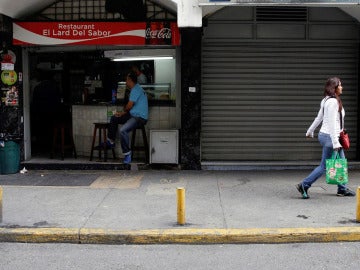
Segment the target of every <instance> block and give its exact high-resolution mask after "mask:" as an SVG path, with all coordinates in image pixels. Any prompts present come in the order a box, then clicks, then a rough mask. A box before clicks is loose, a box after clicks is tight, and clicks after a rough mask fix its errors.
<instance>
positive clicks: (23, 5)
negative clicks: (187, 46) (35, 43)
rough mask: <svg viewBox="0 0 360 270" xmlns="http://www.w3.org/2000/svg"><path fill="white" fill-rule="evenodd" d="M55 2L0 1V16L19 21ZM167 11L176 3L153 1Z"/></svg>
mask: <svg viewBox="0 0 360 270" xmlns="http://www.w3.org/2000/svg"><path fill="white" fill-rule="evenodd" d="M55 2H57V1H56V0H1V1H0V14H4V15H6V16H9V17H11V18H14V19H19V18H21V17H24V16H26V15H28V14H32V13H35V12H37V11H39V10H42V9H43V8H45V7H47V6H49V5H51V4H53V3H55ZM153 2H154V3H159V4H161V5H162V6H164V7H166V8H168V9H169V10H172V11H176V3H175V2H176V1H175V2H174V1H172V0H153Z"/></svg>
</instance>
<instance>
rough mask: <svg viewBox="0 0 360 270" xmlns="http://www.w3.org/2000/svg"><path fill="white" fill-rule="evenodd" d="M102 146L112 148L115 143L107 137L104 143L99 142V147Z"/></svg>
mask: <svg viewBox="0 0 360 270" xmlns="http://www.w3.org/2000/svg"><path fill="white" fill-rule="evenodd" d="M104 146H105V147H106V148H109V149H113V148H115V143H114V142H111V141H110V140H109V139H107V140H106V143H105V142H103V143H101V147H104Z"/></svg>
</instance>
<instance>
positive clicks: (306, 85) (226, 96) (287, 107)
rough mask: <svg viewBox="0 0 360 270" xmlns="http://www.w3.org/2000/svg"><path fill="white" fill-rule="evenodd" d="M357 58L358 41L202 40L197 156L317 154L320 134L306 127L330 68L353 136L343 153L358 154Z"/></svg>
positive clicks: (229, 158)
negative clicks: (311, 133)
mask: <svg viewBox="0 0 360 270" xmlns="http://www.w3.org/2000/svg"><path fill="white" fill-rule="evenodd" d="M357 61H358V57H357V46H356V44H346V43H334V42H326V43H325V42H323V43H314V42H281V43H280V42H279V43H262V42H249V43H246V42H241V43H240V42H235V43H230V42H228V43H226V42H211V41H210V42H207V41H206V40H204V42H203V55H202V70H203V74H202V135H201V155H202V157H201V158H202V161H261V160H266V161H272V160H273V161H279V160H317V159H319V155H320V153H321V148H320V146H319V144H318V142H317V139H314V140H310V141H309V140H306V139H305V132H306V130H307V128H308V127H309V126H310V124H311V123H312V121H313V119H314V118H315V116H316V114H317V112H318V109H319V104H320V101H321V99H322V94H323V87H324V83H325V80H326V79H327V78H328V77H330V76H335V75H337V76H339V77H340V78H341V79H342V83H343V87H344V92H343V96H342V99H343V103H344V108H345V110H346V118H345V126H346V128H347V129H348V131H349V133H350V137H351V139H352V147H351V150H350V151H349V152H347V158H349V159H351V158H355V149H356V144H357V142H356V137H357V134H356V132H357V115H358V112H357V85H358V83H357V72H358V70H357ZM317 131H318V130H317ZM316 134H317V132H316Z"/></svg>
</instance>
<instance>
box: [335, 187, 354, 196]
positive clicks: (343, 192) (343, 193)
mask: <svg viewBox="0 0 360 270" xmlns="http://www.w3.org/2000/svg"><path fill="white" fill-rule="evenodd" d="M355 195H356V193H355V192H354V191H352V190H351V189H348V188H346V189H343V190H338V192H337V194H336V196H339V197H354V196H355Z"/></svg>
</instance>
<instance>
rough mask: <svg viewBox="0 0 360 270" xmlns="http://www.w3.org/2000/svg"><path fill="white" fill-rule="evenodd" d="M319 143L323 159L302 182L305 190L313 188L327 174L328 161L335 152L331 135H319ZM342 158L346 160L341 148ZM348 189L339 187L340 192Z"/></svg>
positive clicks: (343, 186) (342, 186)
mask: <svg viewBox="0 0 360 270" xmlns="http://www.w3.org/2000/svg"><path fill="white" fill-rule="evenodd" d="M318 139H319V142H320V144H321V145H322V157H321V162H320V165H319V166H317V167H316V168H315V169H314V170H313V171H312V172H311V173H310V174H309V175H308V176H307V177H306V178H305V179H304V180H303V182H302V184H303V186H304V188H305V189H308V188H310V187H311V185H312V184H313V183H315V181H316V180H318V179H319V178H320V177H321V176H323V175H324V174H325V172H326V160H327V159H329V158H331V156H332V154H333V152H334V150H333V145H332V142H331V138H330V135H329V134H326V133H322V132H320V133H319V136H318ZM339 155H340V158H345V154H344V150H343V149H342V148H341V149H340V150H339ZM344 189H346V186H345V185H338V191H340V190H344Z"/></svg>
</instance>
